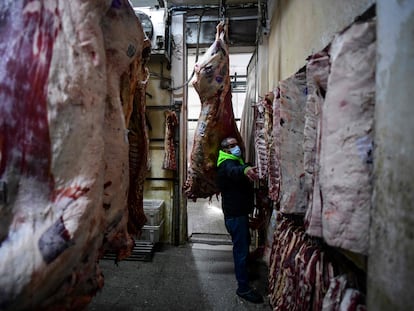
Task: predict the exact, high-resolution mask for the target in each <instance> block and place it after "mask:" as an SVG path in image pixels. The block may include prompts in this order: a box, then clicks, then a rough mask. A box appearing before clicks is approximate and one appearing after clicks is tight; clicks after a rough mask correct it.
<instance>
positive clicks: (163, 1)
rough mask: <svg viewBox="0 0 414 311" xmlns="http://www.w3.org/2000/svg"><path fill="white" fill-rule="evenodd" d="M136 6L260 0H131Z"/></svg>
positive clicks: (208, 4)
mask: <svg viewBox="0 0 414 311" xmlns="http://www.w3.org/2000/svg"><path fill="white" fill-rule="evenodd" d="M130 2H131V3H132V4H133V5H134V6H140V7H152V6H157V5H158V6H161V7H162V6H167V7H168V8H171V7H178V6H211V5H220V3H221V2H224V3H225V4H226V5H240V4H251V3H254V4H257V2H258V0H256V1H254V0H130Z"/></svg>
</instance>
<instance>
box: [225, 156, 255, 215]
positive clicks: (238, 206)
mask: <svg viewBox="0 0 414 311" xmlns="http://www.w3.org/2000/svg"><path fill="white" fill-rule="evenodd" d="M248 166H249V165H248V164H245V163H244V162H243V160H242V159H241V158H238V157H236V156H234V155H232V154H228V153H225V152H224V151H221V150H220V152H219V156H218V159H217V167H218V169H217V185H218V187H219V189H220V192H221V200H222V202H221V205H222V208H223V213H224V216H225V217H234V216H246V215H248V214H250V213H251V212H252V211H253V203H254V197H253V184H252V183H251V182H250V180H249V179H248V178H247V176H246V175H245V174H244V170H245V169H246V168H247V167H248Z"/></svg>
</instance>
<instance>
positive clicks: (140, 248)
mask: <svg viewBox="0 0 414 311" xmlns="http://www.w3.org/2000/svg"><path fill="white" fill-rule="evenodd" d="M154 246H155V245H154V244H153V243H151V242H147V241H138V240H137V241H135V246H134V249H133V250H132V253H131V255H130V256H129V257H127V258H125V259H123V260H125V261H152V257H153V255H154ZM103 259H106V260H116V254H115V253H113V252H107V253H105V255H104V257H103Z"/></svg>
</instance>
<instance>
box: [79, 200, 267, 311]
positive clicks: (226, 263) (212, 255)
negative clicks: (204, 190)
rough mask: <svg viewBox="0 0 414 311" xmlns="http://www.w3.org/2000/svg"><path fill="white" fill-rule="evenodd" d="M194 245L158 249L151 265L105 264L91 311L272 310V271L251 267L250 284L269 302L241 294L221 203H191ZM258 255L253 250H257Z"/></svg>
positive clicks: (258, 265)
mask: <svg viewBox="0 0 414 311" xmlns="http://www.w3.org/2000/svg"><path fill="white" fill-rule="evenodd" d="M187 210H188V235H189V240H190V243H187V244H185V245H182V246H179V247H175V246H172V245H167V244H157V245H156V247H155V250H156V251H155V252H154V253H153V256H152V260H151V261H130V260H128V261H121V262H120V263H119V264H118V266H117V265H115V264H114V261H113V260H108V259H103V260H101V261H100V264H99V265H100V267H101V269H102V271H103V274H104V277H105V285H104V288H103V289H102V291H101V292H100V293H98V294H97V296H95V297H94V299H93V301H92V303H91V304H90V305H89V307H88V309H87V310H88V311H106V310H108V311H134V310H140V311H141V310H142V311H145V310H151V311H158V310H168V311H175V310H177V311H187V310H188V311H190V310H191V311H193V310H200V311H210V310H211V311H214V310H217V311H226V310H271V308H270V306H269V303H268V298H267V293H268V292H267V284H268V282H267V278H268V268H267V266H266V264H265V263H264V262H263V261H261V260H258V261H256V262H254V263H253V264H251V265H250V267H249V268H250V271H249V273H250V277H251V285H252V286H253V287H255V288H256V289H257V290H258V291H259V292H260V293H261V294H262V295H263V296H264V299H265V303H263V304H259V305H255V304H252V303H249V302H246V301H244V300H243V299H241V298H239V297H238V296H237V295H236V289H237V284H236V279H235V276H234V266H233V255H232V246H231V239H230V237H229V235H228V233H227V231H226V228H225V226H224V219H223V212H222V210H221V202H220V200H219V199H217V198H213V199H212V200H211V201H209V200H203V199H198V200H197V202H188V206H187ZM252 250H254V246H252Z"/></svg>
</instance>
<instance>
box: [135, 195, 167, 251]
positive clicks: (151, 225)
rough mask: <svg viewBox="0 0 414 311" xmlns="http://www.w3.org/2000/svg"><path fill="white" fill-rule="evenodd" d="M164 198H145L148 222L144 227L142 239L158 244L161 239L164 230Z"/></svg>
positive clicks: (145, 211)
mask: <svg viewBox="0 0 414 311" xmlns="http://www.w3.org/2000/svg"><path fill="white" fill-rule="evenodd" d="M163 212H164V200H155V199H154V200H144V213H145V216H146V217H147V223H146V224H145V225H144V227H143V228H142V234H141V237H140V239H139V240H140V241H145V242H149V243H151V244H156V243H158V242H159V241H160V238H161V237H162V232H163V224H164V218H163Z"/></svg>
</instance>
